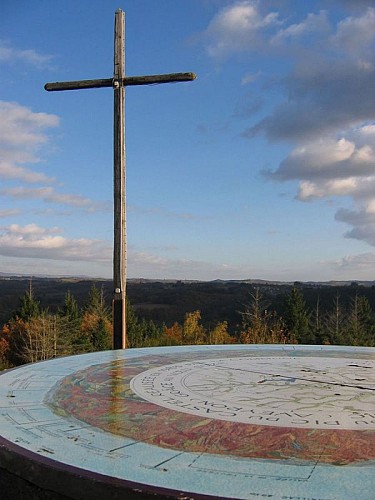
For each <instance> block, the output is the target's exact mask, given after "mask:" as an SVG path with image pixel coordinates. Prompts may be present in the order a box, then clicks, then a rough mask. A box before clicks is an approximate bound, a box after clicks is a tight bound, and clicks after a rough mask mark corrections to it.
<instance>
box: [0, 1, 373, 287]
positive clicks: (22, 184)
mask: <svg viewBox="0 0 375 500" xmlns="http://www.w3.org/2000/svg"><path fill="white" fill-rule="evenodd" d="M117 8H121V9H122V10H124V11H125V16H126V74H127V76H134V75H150V74H163V73H175V72H195V73H196V74H197V79H196V80H195V81H194V82H186V83H173V84H163V85H150V86H142V87H128V88H127V90H126V157H127V162H126V163H127V164H126V168H127V214H128V217H127V241H128V277H129V278H152V279H198V280H214V279H265V280H282V281H295V280H299V281H308V280H313V281H328V280H373V279H375V248H374V247H375V85H374V81H375V51H374V48H375V47H374V46H375V3H374V1H373V0H368V1H366V0H309V1H301V0H259V1H257V0H240V1H233V0H232V1H227V0H158V1H156V0H116V1H115V2H114V1H112V0H79V1H77V0H64V1H63V2H51V1H50V0H33V1H32V2H30V0H1V2H0V272H4V273H12V274H26V275H30V274H47V275H58V276H60V275H73V276H82V275H85V276H92V277H103V278H110V277H111V276H112V247H113V201H112V199H113V131H112V129H113V90H112V89H111V88H102V89H87V90H79V91H65V92H46V91H45V90H44V88H43V87H44V84H45V83H46V82H55V81H69V80H80V79H95V78H112V76H113V26H114V13H115V11H116V9H117Z"/></svg>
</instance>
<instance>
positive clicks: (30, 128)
mask: <svg viewBox="0 0 375 500" xmlns="http://www.w3.org/2000/svg"><path fill="white" fill-rule="evenodd" d="M58 124H59V118H58V117H57V116H56V115H50V114H47V113H34V112H33V111H31V110H30V109H29V108H26V107H24V106H21V105H20V104H17V103H15V102H5V101H0V145H2V146H4V145H6V146H7V147H10V146H17V147H19V146H25V145H26V146H31V147H35V146H38V145H40V144H43V143H45V142H46V141H47V137H46V135H45V134H44V133H43V130H44V129H45V128H49V127H56V126H57V125H58Z"/></svg>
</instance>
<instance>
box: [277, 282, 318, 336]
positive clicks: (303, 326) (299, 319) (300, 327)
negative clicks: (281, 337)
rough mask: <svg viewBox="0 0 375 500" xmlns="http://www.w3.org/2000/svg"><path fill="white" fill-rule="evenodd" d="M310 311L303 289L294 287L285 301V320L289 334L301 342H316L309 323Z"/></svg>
mask: <svg viewBox="0 0 375 500" xmlns="http://www.w3.org/2000/svg"><path fill="white" fill-rule="evenodd" d="M309 320H310V313H309V311H308V309H307V307H306V302H305V299H304V297H303V295H302V293H301V291H300V290H299V289H298V288H296V287H293V288H292V290H291V292H290V294H289V295H288V296H287V298H286V301H285V311H284V321H285V325H286V328H287V331H288V332H289V334H291V335H293V336H294V337H295V338H296V340H297V342H298V343H299V344H314V343H315V335H314V331H313V328H310V324H309Z"/></svg>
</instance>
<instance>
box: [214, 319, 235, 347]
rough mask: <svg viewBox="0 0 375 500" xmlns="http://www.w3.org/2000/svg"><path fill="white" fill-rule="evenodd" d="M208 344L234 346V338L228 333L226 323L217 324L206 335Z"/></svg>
mask: <svg viewBox="0 0 375 500" xmlns="http://www.w3.org/2000/svg"><path fill="white" fill-rule="evenodd" d="M208 338H209V343H210V344H234V343H235V342H236V340H235V338H234V337H232V335H230V334H229V333H228V323H227V321H223V322H222V323H218V324H217V325H216V326H215V327H214V328H213V330H211V331H210V332H209V334H208Z"/></svg>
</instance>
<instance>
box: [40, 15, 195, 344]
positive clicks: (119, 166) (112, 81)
mask: <svg viewBox="0 0 375 500" xmlns="http://www.w3.org/2000/svg"><path fill="white" fill-rule="evenodd" d="M195 78H196V75H195V74H194V73H173V74H167V75H148V76H125V13H124V12H123V11H122V10H121V9H118V10H117V11H116V13H115V32H114V74H113V78H105V79H98V80H80V81H73V82H55V83H46V85H45V86H44V88H45V89H46V90H48V91H57V90H79V89H93V88H99V87H112V88H113V89H114V128H113V133H114V143H113V149H114V153H113V161H114V192H113V196H114V243H113V301H112V312H113V348H114V349H124V348H125V345H126V264H127V256H126V197H125V112H124V110H125V87H127V86H128V85H149V84H155V83H171V82H186V81H191V80H194V79H195Z"/></svg>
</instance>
